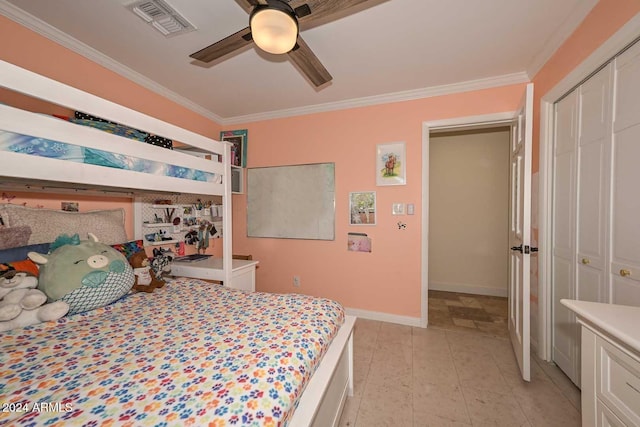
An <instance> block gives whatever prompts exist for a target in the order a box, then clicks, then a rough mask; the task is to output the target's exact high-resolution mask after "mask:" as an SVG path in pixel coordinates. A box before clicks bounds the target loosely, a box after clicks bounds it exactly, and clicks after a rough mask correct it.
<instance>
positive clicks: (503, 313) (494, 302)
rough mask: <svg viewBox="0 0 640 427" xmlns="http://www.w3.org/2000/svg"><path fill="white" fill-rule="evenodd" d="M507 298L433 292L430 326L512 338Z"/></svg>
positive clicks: (430, 302)
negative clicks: (509, 327)
mask: <svg viewBox="0 0 640 427" xmlns="http://www.w3.org/2000/svg"><path fill="white" fill-rule="evenodd" d="M508 315H509V313H508V307H507V298H504V297H493V296H485V295H471V294H461V293H456V292H443V291H429V325H430V326H435V327H438V328H444V329H447V330H453V331H466V332H483V333H485V334H487V335H492V336H498V337H503V338H508V337H509V329H508V326H507V319H508Z"/></svg>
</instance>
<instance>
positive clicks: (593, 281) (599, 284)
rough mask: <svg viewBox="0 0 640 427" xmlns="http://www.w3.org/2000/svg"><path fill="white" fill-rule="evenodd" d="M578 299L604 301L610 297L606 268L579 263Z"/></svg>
mask: <svg viewBox="0 0 640 427" xmlns="http://www.w3.org/2000/svg"><path fill="white" fill-rule="evenodd" d="M577 277H578V279H577V280H576V299H578V300H580V301H591V302H603V301H605V300H606V299H608V296H607V292H606V287H605V286H604V283H605V279H606V277H605V274H604V270H602V269H598V268H593V267H590V266H587V265H578V275H577Z"/></svg>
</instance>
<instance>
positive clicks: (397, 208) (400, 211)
mask: <svg viewBox="0 0 640 427" xmlns="http://www.w3.org/2000/svg"><path fill="white" fill-rule="evenodd" d="M392 212H393V214H394V215H404V203H394V204H393V205H392Z"/></svg>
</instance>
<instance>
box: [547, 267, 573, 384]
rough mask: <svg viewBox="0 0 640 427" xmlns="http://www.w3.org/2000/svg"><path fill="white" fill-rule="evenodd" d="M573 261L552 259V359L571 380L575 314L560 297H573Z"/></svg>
mask: <svg viewBox="0 0 640 427" xmlns="http://www.w3.org/2000/svg"><path fill="white" fill-rule="evenodd" d="M573 266H574V264H573V262H571V261H567V260H564V259H562V258H560V257H554V259H553V284H554V287H553V301H554V304H553V326H554V327H553V355H552V357H553V361H554V362H555V363H556V365H558V367H559V368H560V369H562V371H563V372H564V373H565V374H567V376H568V377H569V378H571V380H572V381H573V382H576V381H577V380H578V378H577V377H578V375H577V374H576V360H575V358H576V351H577V350H576V334H577V330H578V327H577V323H576V319H575V315H574V314H573V312H572V311H571V310H569V309H567V308H566V307H565V306H563V305H562V304H560V302H559V301H560V300H561V299H574V298H575V297H574V292H573V282H574V281H573Z"/></svg>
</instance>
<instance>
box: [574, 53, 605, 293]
mask: <svg viewBox="0 0 640 427" xmlns="http://www.w3.org/2000/svg"><path fill="white" fill-rule="evenodd" d="M611 73H612V65H611V64H609V65H608V66H606V67H605V68H603V69H602V70H600V71H599V72H598V73H597V74H595V75H594V76H593V77H591V78H590V79H589V80H588V81H587V82H585V83H584V84H583V85H582V86H581V87H580V89H579V94H580V95H579V96H580V119H579V128H580V131H579V132H578V134H579V136H578V156H579V160H578V181H577V187H578V190H577V193H578V200H577V211H576V230H577V231H576V247H577V257H576V262H577V273H576V298H577V299H579V300H583V301H593V302H607V301H608V300H609V293H608V292H607V275H606V273H605V272H606V269H607V262H606V260H607V252H608V250H607V238H606V236H607V218H608V211H609V191H608V187H609V182H610V175H611V166H610V163H611V161H610V158H611V157H610V151H611V109H612V105H611V87H612V79H611Z"/></svg>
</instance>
